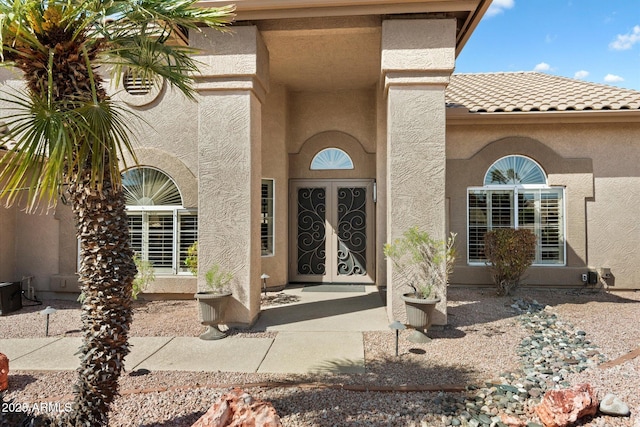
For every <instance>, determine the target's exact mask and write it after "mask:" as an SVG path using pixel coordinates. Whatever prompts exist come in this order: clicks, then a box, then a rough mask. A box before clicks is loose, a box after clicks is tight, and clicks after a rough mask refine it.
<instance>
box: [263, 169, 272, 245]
mask: <svg viewBox="0 0 640 427" xmlns="http://www.w3.org/2000/svg"><path fill="white" fill-rule="evenodd" d="M273 192H274V185H273V179H263V180H262V191H261V198H260V200H261V203H260V242H261V247H262V251H261V253H262V256H270V255H273V253H274V252H273V248H274V234H273V225H274V224H273V213H274V209H273V208H274V206H273V203H274V194H273Z"/></svg>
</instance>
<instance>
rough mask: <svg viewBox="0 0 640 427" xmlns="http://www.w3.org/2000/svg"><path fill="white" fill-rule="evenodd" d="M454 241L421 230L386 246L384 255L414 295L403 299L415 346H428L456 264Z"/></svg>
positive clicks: (411, 339)
mask: <svg viewBox="0 0 640 427" xmlns="http://www.w3.org/2000/svg"><path fill="white" fill-rule="evenodd" d="M455 237H456V235H455V234H454V233H451V234H450V236H449V237H448V238H447V239H446V240H435V239H432V238H431V237H430V236H429V234H428V233H427V232H425V231H421V230H419V229H418V227H412V228H410V229H408V230H407V231H406V232H405V233H404V234H403V235H402V237H401V238H399V239H396V240H394V241H393V242H392V243H387V244H385V245H384V254H385V256H386V257H387V258H389V259H390V260H391V262H392V264H393V268H394V270H395V271H396V272H397V273H398V274H399V275H400V277H401V279H402V281H403V285H406V286H409V287H410V288H411V289H412V292H407V293H405V294H403V295H401V298H402V300H403V301H404V302H405V308H406V311H407V323H408V324H409V325H410V326H411V327H413V328H414V329H415V332H414V333H413V334H412V335H410V336H409V338H408V339H409V340H410V341H412V342H428V341H429V338H428V337H427V336H426V333H427V329H428V328H429V326H431V321H432V314H433V310H434V309H435V306H436V304H437V303H439V302H440V296H441V295H443V294H444V292H445V291H446V287H447V284H448V283H449V275H450V274H451V272H452V270H453V263H454V261H455V256H456V252H455V248H454V244H455Z"/></svg>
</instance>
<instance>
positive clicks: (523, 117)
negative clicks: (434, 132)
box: [447, 108, 640, 126]
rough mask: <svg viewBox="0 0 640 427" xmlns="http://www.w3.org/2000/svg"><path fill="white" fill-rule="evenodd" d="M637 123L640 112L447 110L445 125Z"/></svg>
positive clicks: (639, 118) (639, 120) (639, 122)
mask: <svg viewBox="0 0 640 427" xmlns="http://www.w3.org/2000/svg"><path fill="white" fill-rule="evenodd" d="M606 122H610V123H633V122H635V123H638V124H640V110H606V111H603V110H589V111H531V112H522V111H518V112H510V113H471V112H469V111H468V110H467V109H465V108H448V109H447V125H451V126H467V125H473V124H482V125H488V124H500V125H504V124H532V123H533V124H536V123H545V124H548V123H556V124H557V123H606Z"/></svg>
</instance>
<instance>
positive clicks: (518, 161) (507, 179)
mask: <svg viewBox="0 0 640 427" xmlns="http://www.w3.org/2000/svg"><path fill="white" fill-rule="evenodd" d="M496 184H497V185H527V184H534V185H535V184H537V185H546V184H547V176H546V174H545V173H544V171H543V170H542V168H541V167H540V165H538V164H537V163H536V162H534V161H533V160H531V159H530V158H528V157H524V156H507V157H503V158H501V159H500V160H498V161H497V162H495V163H494V164H493V165H491V167H490V168H489V170H487V173H486V174H485V176H484V185H496Z"/></svg>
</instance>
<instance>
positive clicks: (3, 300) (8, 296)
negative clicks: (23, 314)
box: [0, 282, 22, 316]
mask: <svg viewBox="0 0 640 427" xmlns="http://www.w3.org/2000/svg"><path fill="white" fill-rule="evenodd" d="M21 308H22V287H21V283H20V282H5V283H0V316H5V315H7V314H9V313H11V312H13V311H17V310H20V309H21Z"/></svg>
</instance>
